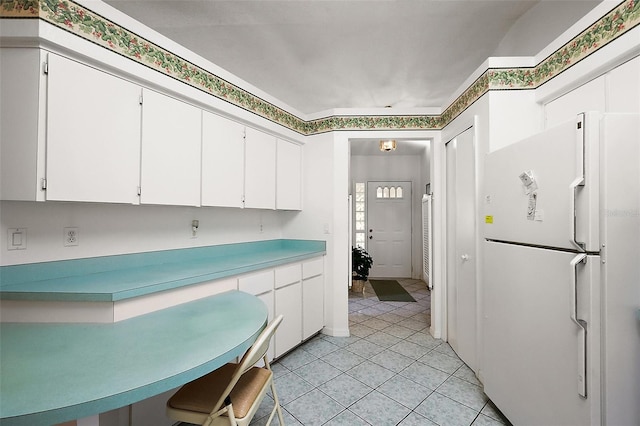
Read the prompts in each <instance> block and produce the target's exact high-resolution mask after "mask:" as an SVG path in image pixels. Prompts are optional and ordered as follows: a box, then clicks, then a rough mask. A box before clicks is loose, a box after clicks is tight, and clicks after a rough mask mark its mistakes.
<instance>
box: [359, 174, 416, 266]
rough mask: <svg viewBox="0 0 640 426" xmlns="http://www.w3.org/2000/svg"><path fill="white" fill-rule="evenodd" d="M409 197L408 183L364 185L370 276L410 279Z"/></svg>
mask: <svg viewBox="0 0 640 426" xmlns="http://www.w3.org/2000/svg"><path fill="white" fill-rule="evenodd" d="M411 197H412V192H411V182H391V181H386V182H375V181H373V182H367V205H368V208H367V228H368V229H367V239H368V241H367V247H368V251H369V254H371V256H372V257H373V260H374V261H373V267H372V268H371V272H370V276H372V277H375V278H410V277H411V275H412V268H411V259H412V256H411V242H412V239H411V234H412V232H411V230H412V226H411V223H412V220H411V217H412V216H411V200H412V198H411Z"/></svg>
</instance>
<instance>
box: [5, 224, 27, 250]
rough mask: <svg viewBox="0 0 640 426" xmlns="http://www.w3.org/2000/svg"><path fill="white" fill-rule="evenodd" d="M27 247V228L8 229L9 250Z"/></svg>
mask: <svg viewBox="0 0 640 426" xmlns="http://www.w3.org/2000/svg"><path fill="white" fill-rule="evenodd" d="M26 249H27V228H9V229H7V250H26Z"/></svg>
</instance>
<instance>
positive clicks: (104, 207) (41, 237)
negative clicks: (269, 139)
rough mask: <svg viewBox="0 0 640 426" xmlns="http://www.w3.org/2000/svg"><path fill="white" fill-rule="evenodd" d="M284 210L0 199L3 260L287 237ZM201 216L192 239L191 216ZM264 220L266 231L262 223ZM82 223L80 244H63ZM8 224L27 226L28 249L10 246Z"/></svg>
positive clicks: (28, 260) (37, 259)
mask: <svg viewBox="0 0 640 426" xmlns="http://www.w3.org/2000/svg"><path fill="white" fill-rule="evenodd" d="M281 213H282V212H276V211H270V210H251V209H226V208H214V207H177V206H134V205H120V204H101V203H100V204H98V203H62V202H50V201H47V202H20V201H2V202H0V224H1V229H0V248H1V249H2V250H0V253H2V259H0V261H1V265H3V266H5V265H14V264H21V263H32V262H44V261H51V260H63V259H73V258H83V257H93V256H106V255H112V254H123V253H135V252H145V251H155V250H167V249H176V248H187V247H199V246H208V245H215V244H227V243H235V242H244V241H257V240H268V239H277V238H282V229H281V226H282V225H281V221H282V217H283V216H282V214H281ZM194 219H197V220H199V221H200V227H199V229H198V233H197V235H198V237H197V238H191V221H192V220H194ZM261 224H262V232H260V225H261ZM71 226H73V227H77V228H78V232H79V245H78V246H75V247H64V246H63V236H62V235H63V229H64V228H65V227H71ZM7 228H27V249H26V250H11V251H9V250H6V247H7Z"/></svg>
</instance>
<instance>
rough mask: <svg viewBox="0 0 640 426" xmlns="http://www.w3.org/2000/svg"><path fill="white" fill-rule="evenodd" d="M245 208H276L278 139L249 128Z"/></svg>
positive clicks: (247, 130)
mask: <svg viewBox="0 0 640 426" xmlns="http://www.w3.org/2000/svg"><path fill="white" fill-rule="evenodd" d="M244 206H245V207H247V208H256V209H275V208H276V138H275V137H273V136H270V135H267V134H266V133H263V132H260V131H258V130H255V129H252V128H250V127H247V129H246V139H245V183H244Z"/></svg>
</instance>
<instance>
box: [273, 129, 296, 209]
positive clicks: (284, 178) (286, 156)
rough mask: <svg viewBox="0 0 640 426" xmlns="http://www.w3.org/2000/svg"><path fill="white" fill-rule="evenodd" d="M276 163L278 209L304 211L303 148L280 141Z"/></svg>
mask: <svg viewBox="0 0 640 426" xmlns="http://www.w3.org/2000/svg"><path fill="white" fill-rule="evenodd" d="M277 148H278V150H277V161H276V208H277V209H278V210H301V209H302V148H301V147H300V145H296V144H293V143H290V142H286V141H283V140H280V139H278V145H277Z"/></svg>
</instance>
